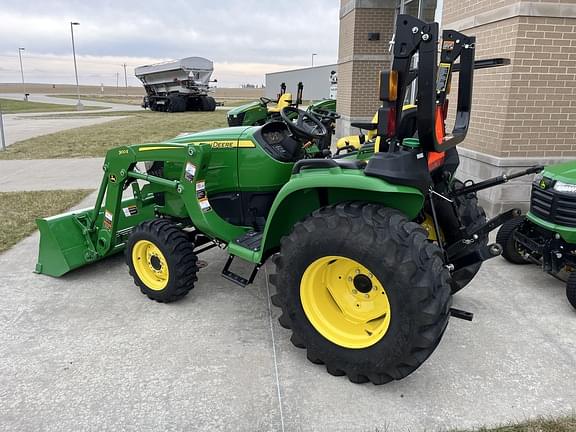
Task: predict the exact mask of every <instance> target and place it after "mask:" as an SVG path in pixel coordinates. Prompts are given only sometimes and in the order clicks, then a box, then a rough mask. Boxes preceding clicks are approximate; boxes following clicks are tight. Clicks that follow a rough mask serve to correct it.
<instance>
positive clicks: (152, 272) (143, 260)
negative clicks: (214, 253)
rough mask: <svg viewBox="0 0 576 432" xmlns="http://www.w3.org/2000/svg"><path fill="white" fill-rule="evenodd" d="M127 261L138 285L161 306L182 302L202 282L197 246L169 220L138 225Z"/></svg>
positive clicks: (127, 245)
mask: <svg viewBox="0 0 576 432" xmlns="http://www.w3.org/2000/svg"><path fill="white" fill-rule="evenodd" d="M125 257H126V264H128V269H129V271H130V275H131V276H132V278H133V279H134V283H135V284H136V285H137V286H138V287H140V291H142V293H143V294H145V295H146V296H148V298H149V299H151V300H156V301H157V302H161V303H170V302H174V301H176V300H180V299H181V298H183V297H184V296H186V295H187V294H188V293H189V292H190V290H191V289H192V288H194V282H196V281H197V280H198V278H197V277H196V273H197V272H198V267H197V265H196V263H197V261H198V258H197V257H196V254H195V253H194V245H193V244H192V243H191V242H190V240H189V239H188V237H187V236H186V234H184V233H183V232H182V230H181V229H180V228H179V227H178V226H177V225H175V224H174V223H172V222H170V221H168V220H166V219H154V220H150V221H145V222H142V223H141V224H139V225H137V226H136V227H135V228H134V230H133V231H132V234H131V235H130V238H129V239H128V243H127V244H126V251H125Z"/></svg>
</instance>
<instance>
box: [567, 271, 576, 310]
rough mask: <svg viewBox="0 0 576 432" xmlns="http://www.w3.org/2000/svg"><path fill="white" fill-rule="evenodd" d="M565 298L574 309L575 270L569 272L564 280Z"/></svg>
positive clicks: (575, 292) (575, 301) (575, 305)
mask: <svg viewBox="0 0 576 432" xmlns="http://www.w3.org/2000/svg"><path fill="white" fill-rule="evenodd" d="M566 298H567V299H568V301H569V302H570V304H571V305H572V307H573V308H574V309H576V272H574V271H572V272H570V276H568V281H567V282H566Z"/></svg>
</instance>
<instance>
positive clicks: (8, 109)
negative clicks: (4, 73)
mask: <svg viewBox="0 0 576 432" xmlns="http://www.w3.org/2000/svg"><path fill="white" fill-rule="evenodd" d="M84 109H85V110H95V109H102V108H99V107H94V106H85V107H84ZM0 110H2V112H3V113H4V114H13V113H34V112H57V111H76V107H75V106H74V105H60V104H52V103H43V102H26V101H23V100H12V99H0Z"/></svg>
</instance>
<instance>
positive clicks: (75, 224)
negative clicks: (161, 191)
mask: <svg viewBox="0 0 576 432" xmlns="http://www.w3.org/2000/svg"><path fill="white" fill-rule="evenodd" d="M121 208H122V210H123V211H121V212H119V214H118V216H117V217H118V225H117V230H116V231H115V232H114V234H113V236H112V237H113V241H112V243H113V246H112V247H111V248H110V250H109V251H108V252H106V253H105V254H102V253H99V252H97V251H96V248H95V244H96V241H97V236H98V230H99V229H101V228H102V227H103V225H105V224H104V223H103V222H104V208H101V209H100V211H99V214H98V217H97V218H96V221H95V222H94V223H93V224H92V227H93V228H90V227H91V221H92V218H93V214H94V208H87V209H83V210H76V211H71V212H68V213H63V214H60V215H57V216H52V217H48V218H42V219H37V220H36V225H38V229H39V230H40V249H39V251H38V263H37V264H36V270H35V271H36V273H42V274H46V275H49V276H55V277H59V276H62V275H64V274H66V273H68V272H69V271H71V270H74V269H76V268H78V267H82V266H84V265H87V264H91V263H93V262H96V261H98V260H100V259H102V258H105V257H107V256H110V255H114V254H115V253H118V252H121V251H122V250H123V249H124V245H125V242H126V240H127V239H128V236H129V235H130V233H131V232H132V228H133V227H135V226H136V225H138V224H139V223H140V222H142V221H145V220H148V219H153V218H154V205H153V200H148V201H144V202H142V201H139V200H136V199H126V200H123V201H122V203H121Z"/></svg>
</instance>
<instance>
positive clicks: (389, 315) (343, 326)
mask: <svg viewBox="0 0 576 432" xmlns="http://www.w3.org/2000/svg"><path fill="white" fill-rule="evenodd" d="M274 261H275V264H276V274H274V275H271V276H270V282H271V283H272V284H273V285H275V286H276V290H277V294H276V295H275V296H274V297H273V299H272V301H273V303H274V304H275V305H277V306H280V307H281V308H282V316H281V317H280V324H281V325H283V326H284V327H287V328H290V329H291V330H292V338H291V341H292V343H293V344H294V345H296V346H297V347H301V348H306V350H307V357H308V359H309V360H310V361H311V362H313V363H317V364H322V363H324V364H326V369H327V370H328V372H329V373H330V374H332V375H336V376H339V375H347V376H348V379H349V380H350V381H352V382H354V383H363V382H367V381H371V382H372V383H374V384H384V383H387V382H389V381H391V380H394V379H396V380H399V379H402V378H404V377H406V376H407V375H409V374H410V373H412V372H413V371H415V370H416V369H417V368H418V367H419V366H420V365H421V364H422V363H423V362H424V361H425V360H426V359H427V358H428V356H430V354H432V352H433V351H434V349H435V348H436V346H437V345H438V344H439V342H440V340H441V338H442V335H443V334H444V330H445V329H446V326H447V324H448V320H449V308H450V305H451V296H450V285H449V278H450V275H449V273H448V271H447V270H446V269H445V268H444V265H443V262H442V258H441V253H440V250H439V248H438V247H437V246H436V245H434V244H432V243H430V242H429V241H428V240H427V234H426V231H425V230H424V229H423V228H422V227H420V226H419V225H418V224H416V223H413V222H410V221H408V219H407V218H406V216H404V215H403V214H402V213H401V212H399V211H397V210H394V209H389V208H385V207H382V206H378V205H373V204H364V203H346V204H339V205H337V206H330V207H325V208H322V209H319V210H317V211H315V212H314V213H313V214H312V215H311V216H309V217H308V218H307V219H305V220H304V221H302V222H300V223H298V224H296V225H295V226H294V228H293V230H292V232H291V233H290V235H288V236H287V237H285V238H283V239H282V244H281V249H280V253H279V254H278V255H277V256H276V257H275V260H274Z"/></svg>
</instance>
